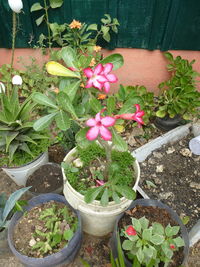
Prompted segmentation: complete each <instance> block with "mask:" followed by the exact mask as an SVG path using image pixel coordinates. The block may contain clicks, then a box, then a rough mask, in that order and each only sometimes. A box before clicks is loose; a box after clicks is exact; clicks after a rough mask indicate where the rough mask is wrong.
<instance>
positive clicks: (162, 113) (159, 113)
mask: <svg viewBox="0 0 200 267" xmlns="http://www.w3.org/2000/svg"><path fill="white" fill-rule="evenodd" d="M165 115H166V111H164V110H158V111H157V112H156V116H157V117H159V118H164V117H165Z"/></svg>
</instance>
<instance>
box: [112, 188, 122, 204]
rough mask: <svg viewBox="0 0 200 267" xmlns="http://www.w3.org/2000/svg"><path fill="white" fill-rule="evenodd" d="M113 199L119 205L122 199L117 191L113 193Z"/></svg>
mask: <svg viewBox="0 0 200 267" xmlns="http://www.w3.org/2000/svg"><path fill="white" fill-rule="evenodd" d="M112 198H113V200H114V201H115V203H116V204H119V203H120V202H121V200H120V197H119V196H118V194H117V193H116V192H115V191H114V192H113V193H112Z"/></svg>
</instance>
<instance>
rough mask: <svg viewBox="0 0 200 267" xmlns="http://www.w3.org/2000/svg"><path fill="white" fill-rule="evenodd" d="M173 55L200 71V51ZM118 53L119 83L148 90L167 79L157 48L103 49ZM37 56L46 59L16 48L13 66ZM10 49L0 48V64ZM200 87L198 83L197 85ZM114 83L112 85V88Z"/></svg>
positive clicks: (162, 58)
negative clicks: (122, 63)
mask: <svg viewBox="0 0 200 267" xmlns="http://www.w3.org/2000/svg"><path fill="white" fill-rule="evenodd" d="M170 52H172V54H173V55H174V56H177V55H180V56H181V57H183V58H185V59H188V60H190V61H191V60H193V59H195V60H196V62H195V64H194V69H195V70H196V71H198V72H200V52H199V51H182V50H179V51H170ZM112 53H120V54H122V55H123V57H124V66H123V67H122V68H120V69H118V70H116V71H115V73H116V74H117V76H118V78H119V83H118V85H119V84H123V85H137V84H138V85H144V86H146V87H147V88H148V90H150V91H155V92H156V91H157V85H158V84H159V83H160V82H162V81H164V80H166V79H168V77H169V74H168V72H167V70H166V64H167V61H166V59H165V57H164V56H163V53H162V52H161V51H159V50H154V51H148V50H144V49H133V48H128V49H125V48H117V49H115V50H112V51H108V50H103V54H104V56H106V55H109V54H112ZM30 56H32V57H35V58H37V60H38V62H40V63H41V61H44V60H47V57H44V56H41V53H40V51H39V50H34V49H16V50H15V64H14V67H16V68H19V69H20V68H22V66H21V64H20V63H17V58H19V57H23V60H24V61H25V62H26V63H29V62H30V60H29V57H30ZM10 59H11V50H9V49H4V48H1V49H0V66H1V65H2V64H5V63H10ZM198 87H199V89H200V84H199V85H198ZM115 88H116V85H113V89H115Z"/></svg>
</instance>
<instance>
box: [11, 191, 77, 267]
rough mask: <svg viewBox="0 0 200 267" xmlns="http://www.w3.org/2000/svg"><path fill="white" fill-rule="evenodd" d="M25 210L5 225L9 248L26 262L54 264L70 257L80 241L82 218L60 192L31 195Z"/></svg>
mask: <svg viewBox="0 0 200 267" xmlns="http://www.w3.org/2000/svg"><path fill="white" fill-rule="evenodd" d="M25 210H26V211H25V212H17V213H15V214H14V216H13V218H12V220H11V223H10V225H9V228H8V243H9V246H10V249H11V251H12V252H13V253H14V254H15V256H16V257H17V258H18V259H19V260H20V262H22V263H23V264H26V265H29V266H41V267H43V266H44V267H45V266H46V267H49V266H57V265H60V264H64V263H65V264H68V263H70V262H71V261H73V259H74V257H75V255H76V253H77V252H78V250H79V248H80V246H81V241H82V226H81V218H80V214H79V212H78V211H76V210H74V209H73V208H71V206H70V205H69V204H68V202H67V201H66V200H65V198H64V197H63V196H60V195H57V194H51V193H50V194H42V195H39V196H36V197H34V198H32V199H31V200H30V201H29V202H28V206H26V207H25Z"/></svg>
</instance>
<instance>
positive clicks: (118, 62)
mask: <svg viewBox="0 0 200 267" xmlns="http://www.w3.org/2000/svg"><path fill="white" fill-rule="evenodd" d="M100 63H101V64H106V63H112V64H113V70H116V69H119V68H120V67H122V66H123V64H124V59H123V56H122V55H120V54H112V55H110V56H107V57H105V58H104V59H102V60H101V61H100Z"/></svg>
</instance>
